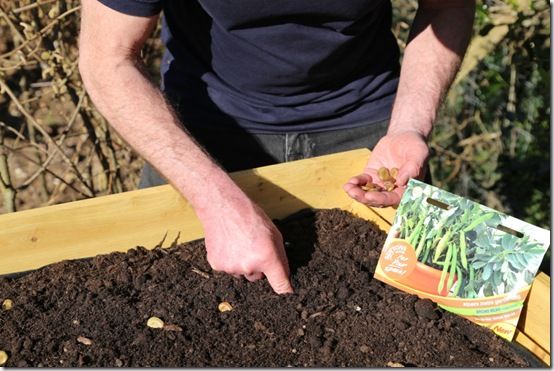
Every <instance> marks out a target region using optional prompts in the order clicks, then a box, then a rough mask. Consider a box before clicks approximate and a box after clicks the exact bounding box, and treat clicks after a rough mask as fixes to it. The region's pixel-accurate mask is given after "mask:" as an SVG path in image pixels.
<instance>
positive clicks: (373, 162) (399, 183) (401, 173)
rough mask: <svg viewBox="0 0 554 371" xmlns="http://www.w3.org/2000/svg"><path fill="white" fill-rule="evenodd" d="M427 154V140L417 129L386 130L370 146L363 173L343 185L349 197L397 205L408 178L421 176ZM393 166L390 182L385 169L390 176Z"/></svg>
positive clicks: (372, 202) (372, 204)
mask: <svg viewBox="0 0 554 371" xmlns="http://www.w3.org/2000/svg"><path fill="white" fill-rule="evenodd" d="M428 156H429V149H428V147H427V143H426V142H425V139H424V137H423V136H422V135H421V134H420V133H418V132H417V131H411V130H406V131H400V132H396V133H392V134H387V135H385V136H384V137H383V138H381V140H380V141H379V142H378V143H377V145H376V146H375V148H374V149H373V151H372V154H371V157H370V158H369V161H368V163H367V166H366V168H365V169H364V172H363V174H360V175H357V176H354V177H352V178H350V179H349V180H348V182H347V183H346V184H345V185H344V186H343V189H344V190H345V191H346V193H348V195H349V196H350V197H352V198H353V199H355V200H356V201H358V202H361V203H363V204H366V205H368V206H374V207H386V206H395V205H398V204H399V203H400V199H401V198H402V194H403V193H404V189H405V187H406V184H407V183H408V180H409V179H410V178H418V179H421V178H423V175H424V168H425V163H426V161H427V157H428ZM393 168H396V169H398V174H397V175H396V176H395V177H393V178H395V181H394V182H393V183H392V184H391V180H390V179H388V177H387V176H386V175H387V174H386V173H385V171H386V170H388V171H389V174H388V175H389V176H390V175H391V174H390V170H391V169H393ZM384 169H386V170H384ZM379 172H381V177H380V176H379ZM382 179H387V180H382Z"/></svg>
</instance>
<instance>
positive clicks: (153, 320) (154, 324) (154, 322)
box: [146, 317, 164, 328]
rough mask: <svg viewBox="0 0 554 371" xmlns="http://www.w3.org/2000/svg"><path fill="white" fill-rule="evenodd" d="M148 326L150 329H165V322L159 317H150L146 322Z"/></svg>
mask: <svg viewBox="0 0 554 371" xmlns="http://www.w3.org/2000/svg"><path fill="white" fill-rule="evenodd" d="M146 326H148V327H150V328H163V327H164V321H162V320H161V319H159V318H158V317H150V318H148V321H147V322H146Z"/></svg>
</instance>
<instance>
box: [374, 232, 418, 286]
mask: <svg viewBox="0 0 554 371" xmlns="http://www.w3.org/2000/svg"><path fill="white" fill-rule="evenodd" d="M381 260H382V269H383V272H385V274H386V275H387V276H389V277H390V278H392V279H393V280H399V279H402V278H405V277H409V276H410V275H411V274H412V272H413V271H414V269H415V266H416V263H417V258H416V255H415V250H414V248H413V247H412V245H410V244H409V243H407V242H406V241H404V240H394V241H391V242H390V243H389V244H388V245H387V246H386V247H385V248H383V251H382V252H381Z"/></svg>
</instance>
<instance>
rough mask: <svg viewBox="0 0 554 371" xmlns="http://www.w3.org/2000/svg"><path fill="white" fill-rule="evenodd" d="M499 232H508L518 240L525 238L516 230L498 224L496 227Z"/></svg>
mask: <svg viewBox="0 0 554 371" xmlns="http://www.w3.org/2000/svg"><path fill="white" fill-rule="evenodd" d="M495 228H496V229H498V230H499V231H502V232H506V233H508V234H511V235H513V236H516V237H517V238H521V237H523V233H521V232H518V231H516V230H515V229H512V228H509V227H506V226H505V225H502V224H498V225H497V226H496V227H495Z"/></svg>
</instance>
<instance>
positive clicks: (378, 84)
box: [100, 0, 399, 133]
mask: <svg viewBox="0 0 554 371" xmlns="http://www.w3.org/2000/svg"><path fill="white" fill-rule="evenodd" d="M100 1H101V2H102V3H103V4H105V5H106V6H109V7H110V8H112V9H115V10H117V11H120V12H122V13H125V14H129V15H135V16H150V15H154V14H157V13H159V12H161V11H162V10H163V14H164V19H163V29H162V39H163V41H164V44H165V45H166V51H165V53H164V57H163V61H162V67H161V73H162V81H163V83H162V86H163V89H164V90H165V91H166V92H167V93H168V95H170V96H172V97H175V96H177V97H178V102H179V111H180V113H181V115H182V119H183V122H184V123H185V124H186V125H210V126H224V125H228V126H233V125H234V126H236V125H239V126H240V127H241V128H243V129H246V130H248V131H250V132H256V133H268V132H309V131H326V130H333V129H338V128H348V127H356V126H361V125H367V124H368V123H372V122H379V121H382V120H386V119H387V118H388V117H389V116H390V111H391V107H392V102H393V100H394V96H395V92H396V88H397V85H398V76H399V63H398V57H399V50H398V46H397V43H396V39H395V37H394V35H393V34H392V32H391V18H392V14H391V4H390V0H347V1H345V0H194V1H193V0H100Z"/></svg>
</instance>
